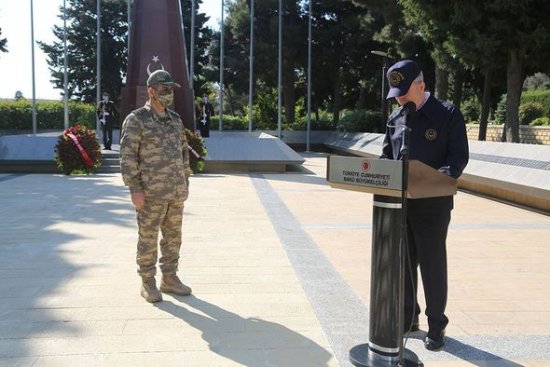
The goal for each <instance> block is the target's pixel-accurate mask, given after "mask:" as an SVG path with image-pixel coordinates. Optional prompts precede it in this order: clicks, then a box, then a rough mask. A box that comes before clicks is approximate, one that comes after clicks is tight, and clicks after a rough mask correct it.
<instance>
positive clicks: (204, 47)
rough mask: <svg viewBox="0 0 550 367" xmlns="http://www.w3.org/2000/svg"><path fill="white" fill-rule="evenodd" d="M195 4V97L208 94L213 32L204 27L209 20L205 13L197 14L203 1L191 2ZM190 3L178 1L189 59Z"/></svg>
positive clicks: (195, 0) (182, 0)
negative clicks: (208, 72)
mask: <svg viewBox="0 0 550 367" xmlns="http://www.w3.org/2000/svg"><path fill="white" fill-rule="evenodd" d="M191 1H194V2H195V12H196V14H195V50H194V57H193V58H194V62H193V70H194V72H193V73H194V81H193V87H194V88H193V89H194V92H195V95H196V96H202V95H203V94H208V91H209V86H208V80H207V79H206V75H205V74H206V70H205V68H206V67H207V66H208V62H209V52H208V49H209V46H210V44H211V43H212V42H213V38H214V31H213V30H212V29H211V28H209V27H207V26H206V22H208V20H209V19H210V17H208V16H207V15H206V14H205V13H200V12H198V9H199V6H200V5H201V4H202V2H203V0H191ZM191 1H188V0H180V3H181V9H182V10H181V11H182V18H183V24H184V32H185V34H184V37H185V46H186V48H187V54H188V57H189V54H190V47H191Z"/></svg>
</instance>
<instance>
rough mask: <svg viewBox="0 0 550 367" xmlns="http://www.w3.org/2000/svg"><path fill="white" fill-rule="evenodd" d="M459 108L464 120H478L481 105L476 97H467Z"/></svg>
mask: <svg viewBox="0 0 550 367" xmlns="http://www.w3.org/2000/svg"><path fill="white" fill-rule="evenodd" d="M460 110H461V112H462V115H463V116H464V120H466V122H471V121H479V115H480V114H481V105H480V103H479V102H478V101H477V100H476V99H469V100H467V101H465V102H464V103H462V106H461V108H460Z"/></svg>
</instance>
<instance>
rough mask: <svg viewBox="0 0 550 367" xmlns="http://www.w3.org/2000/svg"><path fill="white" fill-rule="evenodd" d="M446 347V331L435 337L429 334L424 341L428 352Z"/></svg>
mask: <svg viewBox="0 0 550 367" xmlns="http://www.w3.org/2000/svg"><path fill="white" fill-rule="evenodd" d="M444 345H445V330H443V331H441V332H440V333H439V334H438V335H437V334H436V336H433V334H432V333H430V332H428V336H427V337H426V340H425V341H424V347H425V348H426V349H427V350H431V351H437V350H440V349H441V348H443V346H444Z"/></svg>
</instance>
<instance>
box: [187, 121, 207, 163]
mask: <svg viewBox="0 0 550 367" xmlns="http://www.w3.org/2000/svg"><path fill="white" fill-rule="evenodd" d="M185 136H186V137H187V143H188V144H189V148H190V149H189V163H190V165H191V171H193V173H199V172H202V171H203V170H204V166H205V163H204V159H205V158H206V147H205V145H204V140H203V138H202V137H201V136H199V135H197V134H195V133H194V132H192V131H191V130H189V129H185Z"/></svg>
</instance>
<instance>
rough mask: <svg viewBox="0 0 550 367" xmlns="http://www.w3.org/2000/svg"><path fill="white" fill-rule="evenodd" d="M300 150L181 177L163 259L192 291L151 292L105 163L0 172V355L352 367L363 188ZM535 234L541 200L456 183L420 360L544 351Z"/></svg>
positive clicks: (84, 361) (448, 362) (524, 356)
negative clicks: (427, 342)
mask: <svg viewBox="0 0 550 367" xmlns="http://www.w3.org/2000/svg"><path fill="white" fill-rule="evenodd" d="M304 158H305V159H306V162H305V163H304V169H302V170H301V171H299V172H287V173H284V174H237V175H226V174H202V175H195V176H193V177H192V178H191V196H190V199H189V201H188V202H187V203H186V208H185V219H184V244H183V247H182V251H181V264H180V275H181V276H182V278H183V279H184V281H185V282H187V283H189V284H190V285H191V286H192V287H193V292H194V295H193V296H191V297H173V296H169V295H165V296H164V302H162V303H158V304H155V305H151V304H148V303H146V302H145V301H144V300H143V299H142V298H141V297H140V296H139V278H138V276H137V274H136V272H135V271H136V269H135V259H134V258H135V242H136V225H135V217H134V211H133V209H132V207H131V203H130V200H129V197H128V192H127V190H126V188H125V187H124V186H123V185H122V181H121V179H120V175H116V174H102V175H94V176H70V177H67V176H63V175H36V174H27V175H12V174H0V217H1V218H2V221H0V280H1V281H0V297H1V302H0V366H151V365H163V366H189V367H194V366H200V367H210V366H250V367H261V366H285V367H286V366H288V367H304V366H305V367H309V366H311V367H323V366H327V367H328V366H346V367H348V366H351V363H350V362H349V361H348V351H349V349H350V348H351V347H353V346H355V345H357V344H362V343H365V342H367V341H368V322H369V321H368V320H369V313H368V305H369V281H370V239H371V235H372V233H371V229H372V225H371V222H372V197H371V196H370V195H369V194H363V193H358V192H352V191H344V190H337V189H332V188H330V186H328V185H327V184H326V182H325V179H324V175H325V162H326V158H325V156H324V155H322V154H306V155H304ZM548 238H550V217H549V216H548V215H545V214H541V213H535V212H531V211H527V210H524V209H521V208H517V207H514V206H510V205H507V204H503V203H499V202H495V201H490V200H487V199H484V198H481V197H477V196H474V195H470V194H468V193H464V192H459V193H458V195H457V196H456V199H455V210H454V211H453V220H452V224H451V228H450V232H449V246H448V247H449V282H450V294H449V305H448V313H449V317H450V319H451V323H450V325H449V327H448V336H449V343H448V344H447V346H446V347H445V349H444V350H443V351H441V352H438V353H433V352H428V351H426V350H425V349H424V348H423V346H422V338H423V337H424V335H425V332H426V321H425V318H421V323H420V326H421V329H422V331H420V332H417V333H413V334H411V335H410V338H409V339H408V341H407V344H406V346H407V348H408V349H410V350H412V351H414V352H415V353H416V354H417V355H418V356H419V357H420V359H421V360H422V361H423V362H424V365H425V366H434V367H440V366H449V367H462V366H490V367H493V366H494V367H496V366H499V367H500V366H504V367H517V366H527V367H542V366H549V365H550V348H549V347H548V345H550V291H549V289H550V288H548V286H547V284H550V270H548V269H550V266H549V265H550V251H548V249H549V248H548V246H550V242H549V241H548ZM419 291H420V292H422V289H420V290H419ZM420 294H422V293H420ZM421 306H423V304H422V302H421Z"/></svg>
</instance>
